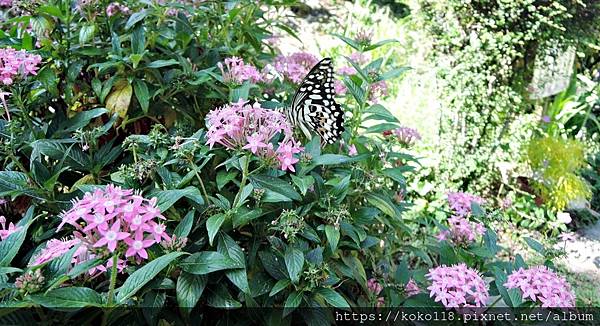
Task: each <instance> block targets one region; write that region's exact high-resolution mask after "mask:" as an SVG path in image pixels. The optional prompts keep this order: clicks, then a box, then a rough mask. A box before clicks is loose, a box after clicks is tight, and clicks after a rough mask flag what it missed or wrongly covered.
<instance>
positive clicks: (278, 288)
mask: <svg viewBox="0 0 600 326" xmlns="http://www.w3.org/2000/svg"><path fill="white" fill-rule="evenodd" d="M291 284H292V283H290V280H279V281H277V283H275V285H273V288H272V289H271V292H269V296H270V297H272V296H274V295H275V294H277V293H279V292H281V291H282V290H284V289H285V288H287V287H288V286H290V285H291Z"/></svg>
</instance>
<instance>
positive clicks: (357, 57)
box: [349, 52, 370, 65]
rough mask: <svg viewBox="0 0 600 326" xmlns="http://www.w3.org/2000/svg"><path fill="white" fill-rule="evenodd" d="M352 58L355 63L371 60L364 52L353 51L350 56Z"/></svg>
mask: <svg viewBox="0 0 600 326" xmlns="http://www.w3.org/2000/svg"><path fill="white" fill-rule="evenodd" d="M349 58H350V60H352V61H354V62H355V63H358V64H360V65H364V64H365V63H367V62H369V60H370V59H369V56H368V55H366V54H364V53H362V52H353V53H352V54H350V56H349Z"/></svg>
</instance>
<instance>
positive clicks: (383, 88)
mask: <svg viewBox="0 0 600 326" xmlns="http://www.w3.org/2000/svg"><path fill="white" fill-rule="evenodd" d="M388 95H389V91H388V84H387V82H386V81H385V80H380V81H378V82H375V83H373V84H371V87H370V88H369V101H371V102H374V103H377V102H379V100H380V99H381V98H383V97H386V96H388Z"/></svg>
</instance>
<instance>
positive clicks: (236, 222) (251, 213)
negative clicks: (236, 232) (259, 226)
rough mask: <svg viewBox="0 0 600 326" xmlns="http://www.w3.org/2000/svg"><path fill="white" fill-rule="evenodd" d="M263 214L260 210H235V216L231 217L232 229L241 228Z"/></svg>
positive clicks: (242, 208) (241, 208)
mask: <svg viewBox="0 0 600 326" xmlns="http://www.w3.org/2000/svg"><path fill="white" fill-rule="evenodd" d="M263 214H264V213H263V211H262V209H260V208H255V209H247V208H244V207H240V208H238V209H237V210H236V212H235V214H234V215H233V227H234V228H239V227H242V226H244V225H246V224H248V223H250V222H251V221H252V220H254V219H257V218H259V217H261V216H262V215H263Z"/></svg>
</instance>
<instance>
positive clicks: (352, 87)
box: [344, 76, 367, 103]
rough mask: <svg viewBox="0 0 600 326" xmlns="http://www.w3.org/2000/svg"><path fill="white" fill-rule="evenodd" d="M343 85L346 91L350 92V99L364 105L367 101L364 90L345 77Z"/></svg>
mask: <svg viewBox="0 0 600 326" xmlns="http://www.w3.org/2000/svg"><path fill="white" fill-rule="evenodd" d="M344 85H345V86H346V88H347V89H348V91H349V92H350V94H352V97H354V100H356V102H358V103H365V102H366V100H367V92H366V91H365V89H364V88H362V87H361V86H359V85H357V84H356V83H355V82H354V81H353V80H352V78H349V77H347V76H344Z"/></svg>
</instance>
